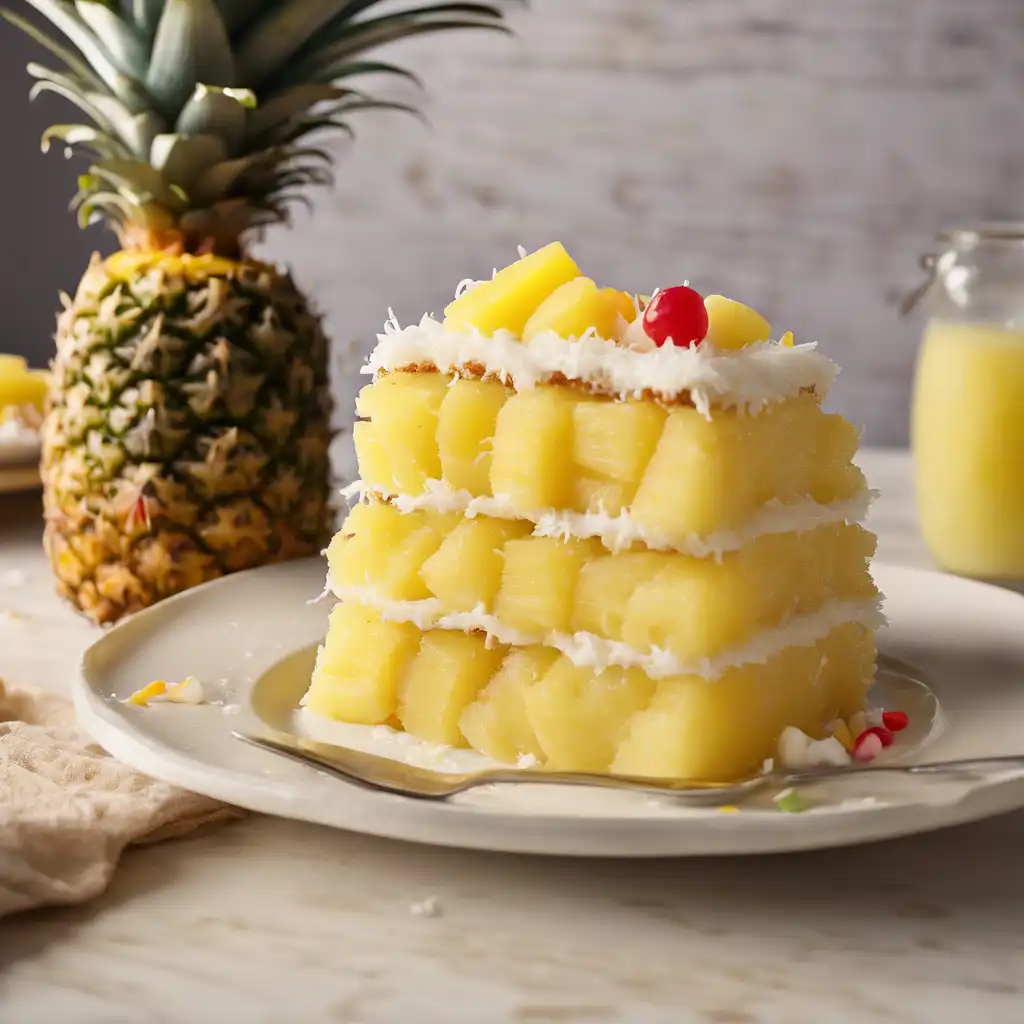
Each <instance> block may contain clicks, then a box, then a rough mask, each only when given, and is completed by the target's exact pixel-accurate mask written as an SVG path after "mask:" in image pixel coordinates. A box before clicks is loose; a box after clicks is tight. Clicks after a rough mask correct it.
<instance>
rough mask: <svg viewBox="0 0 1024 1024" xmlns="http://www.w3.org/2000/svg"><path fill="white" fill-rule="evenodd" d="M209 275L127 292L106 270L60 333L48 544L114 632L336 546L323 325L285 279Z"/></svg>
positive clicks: (170, 272) (178, 276)
mask: <svg viewBox="0 0 1024 1024" xmlns="http://www.w3.org/2000/svg"><path fill="white" fill-rule="evenodd" d="M180 262H181V261H180V260H178V261H177V264H180ZM204 266H206V263H205V262H204V261H202V260H199V261H197V263H196V266H193V267H192V268H191V269H190V271H189V273H188V274H182V273H179V272H177V271H176V269H175V267H176V261H175V260H174V259H173V258H172V259H171V260H170V262H169V263H168V264H167V266H166V267H165V265H164V262H163V261H162V259H160V258H159V257H152V258H150V259H149V260H148V261H147V262H146V263H145V265H144V266H143V267H142V269H141V270H140V272H139V273H138V274H137V275H136V276H135V277H134V278H133V279H132V281H131V286H130V287H126V286H125V283H124V282H123V280H122V279H121V277H120V276H119V274H118V272H117V265H116V264H115V265H114V267H113V268H110V267H108V265H107V264H106V263H104V262H102V261H100V260H96V261H94V263H93V265H92V266H91V268H90V269H89V271H88V273H87V274H86V275H85V278H84V279H83V281H82V284H81V286H80V287H79V290H78V293H77V295H76V296H75V298H74V300H72V301H70V302H69V304H68V306H67V308H66V309H65V311H64V313H63V314H62V315H61V318H60V321H59V325H58V331H57V353H56V358H55V360H54V363H53V368H52V375H51V378H52V379H51V389H50V412H49V415H48V417H47V419H46V421H45V423H44V426H43V458H42V477H43V483H44V506H45V516H46V531H45V535H44V544H45V546H46V550H47V552H48V554H49V558H50V562H51V564H52V566H53V569H54V572H55V574H56V576H57V579H58V589H59V591H60V593H61V594H63V595H64V596H65V597H67V598H69V599H70V600H71V601H72V602H73V603H74V604H75V605H77V607H78V608H79V609H80V610H81V611H83V612H84V613H85V614H86V615H88V616H89V617H90V618H92V619H94V620H95V621H97V622H100V623H107V622H113V621H114V620H116V619H118V618H120V617H121V616H122V615H125V614H127V613H130V612H135V611H139V610H140V609H142V608H144V607H146V606H148V605H150V604H153V603H154V602H155V601H157V600H160V599H161V598H164V597H167V596H169V595H171V594H174V593H177V592H178V591H181V590H184V589H186V588H188V587H192V586H195V585H196V584H199V583H202V582H204V581H206V580H209V579H213V578H215V577H217V576H222V575H224V574H225V573H228V572H234V571H236V570H239V569H248V568H252V567H254V566H257V565H261V564H263V563H266V562H271V561H278V560H283V559H288V558H296V557H302V556H307V555H313V554H316V553H317V552H319V551H321V550H322V549H323V547H324V545H325V544H327V543H328V541H329V540H330V537H331V533H332V529H333V526H334V512H333V509H332V507H331V504H330V500H329V493H330V486H329V482H330V460H329V456H328V448H329V445H330V441H331V438H332V436H333V435H332V429H331V425H330V414H331V399H330V392H329V382H328V365H327V338H326V337H325V335H324V333H323V330H322V329H321V324H320V318H319V317H318V316H316V315H315V314H314V313H313V312H312V311H311V310H310V308H309V306H308V303H307V301H306V299H305V297H304V296H303V295H302V294H301V293H300V292H299V291H298V290H297V289H296V287H295V286H294V284H293V283H292V281H291V279H290V278H289V277H288V276H286V275H283V274H281V273H279V272H278V271H276V270H274V269H273V268H270V267H267V266H265V265H263V264H259V263H244V262H242V263H237V264H234V265H233V266H232V268H231V269H230V270H229V271H226V272H224V271H223V268H219V267H217V268H215V269H217V271H218V272H217V274H216V275H215V276H204V275H203V273H202V272H201V270H202V268H203V267H204Z"/></svg>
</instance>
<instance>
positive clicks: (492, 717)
mask: <svg viewBox="0 0 1024 1024" xmlns="http://www.w3.org/2000/svg"><path fill="white" fill-rule="evenodd" d="M558 657H559V654H558V652H557V651H553V650H551V649H550V648H548V647H524V648H519V649H517V650H513V651H512V652H511V653H510V654H509V655H508V657H506V659H505V661H504V663H503V664H502V666H501V668H500V669H499V670H498V673H497V675H495V676H494V677H493V678H492V679H491V681H490V682H489V683H488V684H487V685H486V686H485V687H484V688H483V689H482V690H481V691H480V692H479V693H478V694H477V697H476V700H474V701H473V702H472V703H471V704H470V705H469V706H468V707H467V708H466V710H465V711H463V713H462V718H461V720H460V723H459V724H460V728H461V729H462V734H463V736H465V737H466V739H467V740H468V741H469V744H470V746H471V747H473V749H474V750H479V751H480V753H481V754H486V755H487V756H488V757H493V758H494V759H495V760H496V761H505V762H508V763H512V762H514V761H516V760H517V759H518V758H520V757H522V756H524V755H532V756H533V757H536V758H542V757H543V755H544V751H543V750H542V749H541V746H540V744H539V743H538V742H537V737H536V735H534V732H533V726H532V725H530V717H529V714H528V713H527V710H526V694H527V692H528V691H529V689H530V688H531V687H532V686H533V685H534V684H535V683H536V682H537V681H538V680H540V679H541V678H542V677H543V675H544V673H545V672H547V670H548V669H549V668H551V666H552V665H553V664H554V663H555V661H556V660H557V659H558Z"/></svg>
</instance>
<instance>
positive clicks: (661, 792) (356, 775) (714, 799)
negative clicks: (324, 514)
mask: <svg viewBox="0 0 1024 1024" xmlns="http://www.w3.org/2000/svg"><path fill="white" fill-rule="evenodd" d="M232 736H234V738H235V739H237V740H241V741H242V742H243V743H248V744H250V745H252V746H254V747H259V748H260V749H262V750H269V751H272V752H273V753H275V754H282V755H284V756H285V757H289V758H291V759H293V760H295V761H300V762H301V763H302V764H306V765H310V766H312V767H313V768H317V769H319V770H320V771H323V772H326V773H327V774H329V775H335V776H338V777H340V778H342V779H345V780H346V781H347V782H351V783H354V784H355V785H357V786H362V787H364V788H366V789H372V790H376V791H378V792H383V793H392V794H394V795H397V796H405V797H414V798H416V799H419V800H447V799H448V798H449V797H453V796H456V795H457V794H459V793H466V792H468V791H469V790H471V789H476V788H477V787H479V786H492V785H495V784H498V783H500V784H502V785H517V786H518V785H559V786H589V787H592V788H598V789H621V790H631V791H633V792H636V793H640V794H643V795H646V796H657V797H662V798H665V797H668V798H671V799H673V800H678V801H679V802H681V803H691V804H709V803H716V804H723V803H724V804H730V803H733V802H735V801H736V800H738V799H740V798H742V797H746V796H749V795H750V794H752V793H754V792H755V791H758V790H763V789H778V790H784V789H787V788H789V787H791V786H806V785H809V784H814V783H820V782H825V781H835V780H851V779H859V780H863V779H864V778H865V776H868V775H887V776H893V775H898V776H915V775H920V776H936V775H947V776H948V775H952V776H960V777H970V776H978V777H984V776H985V775H986V774H991V773H992V772H997V771H1000V770H1004V771H1009V770H1013V769H1015V768H1016V769H1021V770H1024V754H1017V755H1010V756H1005V757H982V758H970V759H966V760H960V761H935V762H931V763H928V764H915V765H887V764H881V765H877V766H875V767H846V768H812V769H808V770H805V771H771V772H762V773H759V774H757V775H751V776H749V777H748V778H745V779H737V780H735V781H732V782H705V781H702V780H700V779H657V778H645V777H639V776H629V775H602V774H598V773H594V772H560V771H548V770H546V769H544V768H538V769H522V768H493V769H486V770H482V771H474V772H463V773H450V772H438V771H433V770H432V769H430V768H418V767H416V766H415V765H410V764H404V763H403V762H401V761H392V760H391V759H390V758H387V757H379V756H378V755H376V754H368V753H365V752H364V751H361V750H352V749H350V748H348V747H339V746H335V745H334V744H332V743H322V742H320V741H319V740H309V739H304V738H301V737H298V736H292V735H290V734H289V733H283V732H277V731H275V730H268V731H266V732H264V733H260V734H255V733H242V732H233V733H232Z"/></svg>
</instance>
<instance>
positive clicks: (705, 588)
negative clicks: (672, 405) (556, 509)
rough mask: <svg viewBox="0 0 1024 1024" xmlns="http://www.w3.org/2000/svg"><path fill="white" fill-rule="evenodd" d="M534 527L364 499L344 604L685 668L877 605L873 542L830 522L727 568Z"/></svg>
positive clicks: (333, 567) (350, 543) (745, 551)
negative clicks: (830, 609)
mask: <svg viewBox="0 0 1024 1024" xmlns="http://www.w3.org/2000/svg"><path fill="white" fill-rule="evenodd" d="M531 531H532V526H531V524H529V523H524V522H518V521H510V520H502V519H490V518H488V517H486V516H477V517H475V518H473V519H466V518H463V517H461V516H460V515H458V514H456V513H451V514H440V513H432V512H410V513H405V514H403V513H400V512H398V511H397V510H395V509H394V508H393V507H392V506H390V505H388V504H385V503H383V502H380V501H372V500H371V501H370V502H368V503H366V504H361V505H357V506H356V507H355V508H354V509H353V510H352V512H351V513H350V514H349V516H348V518H347V519H346V520H345V523H344V525H343V526H342V528H341V530H340V532H339V533H338V534H337V536H336V537H335V538H334V540H333V541H332V542H331V545H330V547H329V548H328V551H327V561H328V565H329V567H330V581H331V585H332V587H333V588H334V589H335V592H336V593H337V594H338V595H339V596H343V597H344V596H348V595H351V594H352V588H369V589H370V590H371V591H372V592H373V593H374V596H375V597H376V598H378V599H387V600H389V601H425V600H429V599H432V598H436V599H437V600H438V601H440V603H441V609H440V610H441V611H442V612H444V613H448V612H468V611H473V610H474V609H480V610H482V611H484V612H486V613H489V614H493V615H495V616H496V617H497V618H498V619H499V620H500V621H501V623H502V624H503V625H504V626H506V627H509V628H511V629H515V630H519V631H520V632H522V633H526V634H530V635H533V636H543V635H545V634H547V633H550V632H552V631H556V632H560V633H576V632H586V633H592V634H594V635H595V636H599V637H602V638H604V639H607V640H617V641H621V642H623V643H626V644H628V645H629V646H630V647H633V648H634V649H636V650H638V651H642V652H647V651H649V650H651V648H653V647H657V648H660V649H662V650H668V651H670V652H671V653H672V654H674V655H675V656H676V657H677V658H679V659H680V660H682V661H686V662H690V661H696V660H698V659H701V658H709V657H713V656H714V655H716V654H718V653H719V652H721V651H723V650H725V649H728V648H732V647H737V646H740V645H742V644H743V643H744V642H746V641H747V640H749V639H750V638H751V636H752V635H753V634H755V633H759V632H761V631H763V630H766V629H771V628H773V627H775V626H778V625H780V624H782V623H784V622H785V621H786V620H788V619H789V618H790V617H791V616H793V615H804V614H810V613H812V612H815V611H817V610H818V609H819V608H821V607H822V606H823V605H824V604H826V603H828V602H830V601H862V600H870V599H872V598H875V597H877V590H876V589H875V586H874V583H873V582H872V579H871V576H870V573H869V571H868V560H869V559H870V558H871V556H872V555H873V554H874V550H875V538H874V535H873V534H871V533H869V532H868V531H866V530H864V529H862V528H861V527H859V526H855V525H848V524H832V525H828V526H820V527H818V528H816V529H814V530H809V531H808V532H806V533H802V534H797V533H785V534H769V535H767V536H764V537H760V538H758V539H757V540H754V541H752V542H750V543H749V544H747V545H746V546H745V547H743V548H741V549H739V550H738V551H734V552H730V553H728V554H726V555H724V556H723V557H722V558H721V559H720V560H715V559H713V558H693V557H691V556H689V555H683V554H679V553H676V552H656V551H632V552H623V553H620V554H609V553H608V552H607V551H606V550H605V549H604V548H602V547H601V545H600V543H599V542H598V541H596V540H582V541H581V540H569V541H566V540H561V539H557V538H549V537H533V536H530V534H531Z"/></svg>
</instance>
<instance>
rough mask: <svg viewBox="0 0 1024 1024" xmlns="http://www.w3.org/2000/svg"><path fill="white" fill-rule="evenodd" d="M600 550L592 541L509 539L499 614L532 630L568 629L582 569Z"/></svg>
mask: <svg viewBox="0 0 1024 1024" xmlns="http://www.w3.org/2000/svg"><path fill="white" fill-rule="evenodd" d="M600 550H601V549H600V545H599V544H598V542H597V541H592V540H573V541H562V540H558V539H557V538H553V537H529V538H526V539H524V540H511V541H509V542H508V543H507V544H506V545H505V568H504V571H503V572H502V575H501V589H500V590H499V591H498V596H497V598H496V599H495V602H494V613H495V615H497V616H498V618H499V619H501V621H502V622H503V623H504V624H505V625H507V626H511V627H512V628H513V629H521V630H523V631H524V632H527V633H547V632H548V631H549V630H562V631H564V630H566V629H568V627H569V622H570V619H571V618H572V602H573V594H574V593H575V590H576V581H577V579H578V578H579V573H580V569H581V568H582V566H583V564H584V562H585V561H586V560H587V559H588V558H592V557H594V555H596V554H597V553H598V552H599V551H600Z"/></svg>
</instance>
